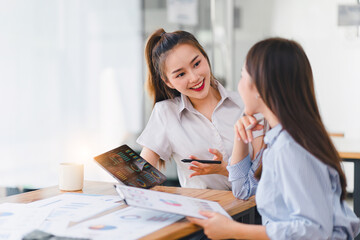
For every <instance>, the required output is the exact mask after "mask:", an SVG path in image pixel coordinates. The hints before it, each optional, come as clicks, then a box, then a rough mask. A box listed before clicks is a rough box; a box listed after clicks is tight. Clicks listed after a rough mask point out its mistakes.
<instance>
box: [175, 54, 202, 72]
mask: <svg viewBox="0 0 360 240" xmlns="http://www.w3.org/2000/svg"><path fill="white" fill-rule="evenodd" d="M198 57H199V55H196V56H195V57H194V58H193V60H191V62H190V64H191V63H193V62H194V61H195V60H196V59H197V58H198ZM181 70H182V68H179V69H176V70H175V71H173V72H172V73H171V74H174V73H177V72H179V71H181Z"/></svg>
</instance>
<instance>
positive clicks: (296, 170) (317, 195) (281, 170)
mask: <svg viewBox="0 0 360 240" xmlns="http://www.w3.org/2000/svg"><path fill="white" fill-rule="evenodd" d="M289 145H290V146H291V145H294V144H289ZM289 149H291V150H289ZM316 161H319V160H318V159H316V158H314V157H313V156H312V155H310V153H308V152H307V151H306V150H304V149H303V148H301V149H300V147H299V146H295V150H294V146H293V147H283V148H282V149H281V151H278V153H277V155H276V158H275V161H274V173H275V174H276V176H275V181H276V183H277V187H278V188H279V190H280V191H281V192H282V196H281V199H277V201H281V202H282V204H284V205H285V207H286V211H285V212H284V213H281V212H279V215H281V214H285V213H286V215H287V216H286V218H285V219H284V218H279V219H277V218H274V217H273V218H272V219H271V220H269V221H268V222H266V223H264V225H265V226H266V233H267V235H268V236H269V237H270V239H330V238H331V236H332V232H333V214H334V213H333V211H334V210H333V207H332V202H333V201H336V200H335V199H334V194H333V193H332V190H331V183H330V181H329V174H328V171H327V166H324V165H321V164H319V163H317V162H316ZM337 201H340V199H338V200H337Z"/></svg>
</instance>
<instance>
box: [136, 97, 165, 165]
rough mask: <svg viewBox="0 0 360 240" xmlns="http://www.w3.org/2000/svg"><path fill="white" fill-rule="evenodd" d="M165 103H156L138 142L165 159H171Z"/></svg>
mask: <svg viewBox="0 0 360 240" xmlns="http://www.w3.org/2000/svg"><path fill="white" fill-rule="evenodd" d="M164 106H166V105H165V104H159V103H156V104H155V106H154V109H153V111H152V113H151V116H150V118H149V121H148V123H147V125H146V127H145V129H144V131H143V132H142V133H141V135H140V136H139V137H138V139H137V140H136V142H137V143H138V144H140V145H141V146H143V147H146V148H149V149H150V150H152V151H154V152H155V153H156V154H158V155H159V156H160V158H161V159H163V160H164V161H168V160H170V157H171V154H172V148H171V144H170V141H169V136H168V134H167V129H168V128H167V113H169V112H170V111H166V109H163V108H164ZM166 112H167V113H166Z"/></svg>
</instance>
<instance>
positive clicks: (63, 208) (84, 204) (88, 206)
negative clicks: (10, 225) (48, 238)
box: [0, 193, 123, 240]
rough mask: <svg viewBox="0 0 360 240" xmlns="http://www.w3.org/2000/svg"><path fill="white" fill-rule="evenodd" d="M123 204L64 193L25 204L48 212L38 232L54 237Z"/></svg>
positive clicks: (113, 198)
mask: <svg viewBox="0 0 360 240" xmlns="http://www.w3.org/2000/svg"><path fill="white" fill-rule="evenodd" d="M122 204H123V203H122V202H121V201H120V199H119V197H118V196H113V195H95V194H82V193H64V194H60V195H58V196H55V197H50V198H46V199H43V200H39V201H36V202H32V203H29V204H27V206H28V207H30V208H32V209H37V211H46V212H49V214H48V216H47V217H46V219H45V221H43V222H42V224H41V225H40V227H39V228H38V229H39V230H42V231H45V232H49V233H52V234H55V235H61V234H63V233H64V232H66V230H67V228H68V227H69V224H70V222H80V221H83V220H85V219H88V218H91V217H93V216H95V215H96V214H99V213H101V212H104V211H106V210H109V209H112V208H115V207H118V206H120V205H122ZM0 240H1V239H0Z"/></svg>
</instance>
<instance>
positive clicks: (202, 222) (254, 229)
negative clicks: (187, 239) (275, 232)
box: [187, 211, 270, 240]
mask: <svg viewBox="0 0 360 240" xmlns="http://www.w3.org/2000/svg"><path fill="white" fill-rule="evenodd" d="M200 214H201V215H203V216H204V217H207V219H199V218H194V217H187V219H188V220H189V221H190V222H191V223H194V224H197V225H199V226H201V227H202V228H203V229H204V233H205V234H206V236H207V237H208V238H210V239H229V238H231V239H234V238H235V239H258V240H262V239H264V240H265V239H270V238H269V237H268V236H267V234H266V227H265V226H261V225H252V224H244V223H239V222H235V221H233V220H232V219H229V218H227V217H225V216H224V215H222V214H220V213H216V212H205V211H201V212H200Z"/></svg>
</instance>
